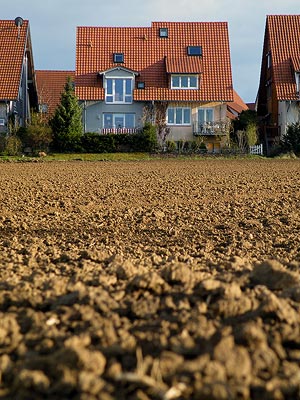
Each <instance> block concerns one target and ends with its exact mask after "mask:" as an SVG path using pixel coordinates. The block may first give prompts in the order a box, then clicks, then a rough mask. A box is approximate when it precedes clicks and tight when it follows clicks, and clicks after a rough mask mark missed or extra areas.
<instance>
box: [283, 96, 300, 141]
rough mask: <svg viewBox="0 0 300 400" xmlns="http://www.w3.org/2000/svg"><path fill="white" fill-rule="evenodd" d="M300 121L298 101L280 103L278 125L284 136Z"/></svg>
mask: <svg viewBox="0 0 300 400" xmlns="http://www.w3.org/2000/svg"><path fill="white" fill-rule="evenodd" d="M299 121H300V104H299V102H296V101H279V103H278V125H279V127H280V135H281V136H283V135H284V134H285V132H286V129H287V127H288V126H289V125H290V124H293V123H295V122H299Z"/></svg>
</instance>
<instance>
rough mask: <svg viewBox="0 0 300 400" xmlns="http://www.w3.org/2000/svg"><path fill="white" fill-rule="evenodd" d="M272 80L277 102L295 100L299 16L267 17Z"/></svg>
mask: <svg viewBox="0 0 300 400" xmlns="http://www.w3.org/2000/svg"><path fill="white" fill-rule="evenodd" d="M267 38H269V44H270V49H269V50H270V51H271V58H272V68H273V79H274V84H275V88H276V93H277V99H278V100H297V98H298V96H297V94H296V81H295V74H294V73H295V71H299V70H300V62H299V61H300V15H268V16H267V22H266V35H265V40H266V39H267Z"/></svg>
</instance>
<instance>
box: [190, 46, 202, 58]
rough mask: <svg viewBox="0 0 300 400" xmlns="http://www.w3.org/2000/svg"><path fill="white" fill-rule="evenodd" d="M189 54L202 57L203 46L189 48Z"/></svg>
mask: <svg viewBox="0 0 300 400" xmlns="http://www.w3.org/2000/svg"><path fill="white" fill-rule="evenodd" d="M187 53H188V55H189V56H202V46H188V47H187Z"/></svg>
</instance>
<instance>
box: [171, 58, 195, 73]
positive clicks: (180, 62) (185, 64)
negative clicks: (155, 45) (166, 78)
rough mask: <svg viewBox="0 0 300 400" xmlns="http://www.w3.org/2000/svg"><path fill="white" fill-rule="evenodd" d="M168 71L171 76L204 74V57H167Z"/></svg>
mask: <svg viewBox="0 0 300 400" xmlns="http://www.w3.org/2000/svg"><path fill="white" fill-rule="evenodd" d="M166 71H167V73H170V74H180V73H182V74H184V73H185V74H199V73H201V72H202V57H189V56H182V57H177V58H170V57H166Z"/></svg>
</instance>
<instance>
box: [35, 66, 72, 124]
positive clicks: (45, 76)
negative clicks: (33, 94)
mask: <svg viewBox="0 0 300 400" xmlns="http://www.w3.org/2000/svg"><path fill="white" fill-rule="evenodd" d="M35 73H36V83H37V91H38V102H39V104H47V106H48V113H47V116H48V117H51V116H52V115H53V113H54V111H55V109H56V107H57V106H58V104H59V103H60V96H61V94H62V92H63V90H64V87H65V84H66V82H67V79H68V77H69V76H70V77H71V78H72V79H74V76H75V71H47V70H37V71H35Z"/></svg>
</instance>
